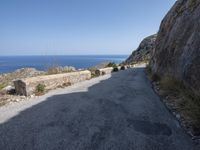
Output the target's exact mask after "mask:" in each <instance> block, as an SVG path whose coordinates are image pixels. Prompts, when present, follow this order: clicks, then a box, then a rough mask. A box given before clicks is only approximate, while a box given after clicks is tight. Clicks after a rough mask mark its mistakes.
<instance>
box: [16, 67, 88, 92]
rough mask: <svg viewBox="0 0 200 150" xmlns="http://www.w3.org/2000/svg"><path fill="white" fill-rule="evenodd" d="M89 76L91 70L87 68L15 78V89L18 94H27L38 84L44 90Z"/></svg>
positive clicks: (82, 79) (86, 78) (33, 90)
mask: <svg viewBox="0 0 200 150" xmlns="http://www.w3.org/2000/svg"><path fill="white" fill-rule="evenodd" d="M90 78H91V72H90V71H88V70H85V71H79V72H70V73H63V74H54V75H44V76H37V77H31V78H25V79H19V80H15V81H13V82H14V86H15V91H16V93H17V94H19V95H25V96H29V95H31V94H33V93H34V92H35V90H36V87H37V86H38V85H39V84H42V85H44V86H45V90H50V89H55V88H56V87H59V86H63V85H66V84H74V83H77V82H81V81H84V80H89V79H90Z"/></svg>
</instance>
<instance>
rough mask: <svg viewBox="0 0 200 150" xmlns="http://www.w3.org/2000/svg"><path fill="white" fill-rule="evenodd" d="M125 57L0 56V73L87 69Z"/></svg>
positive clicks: (117, 61) (124, 56) (119, 60)
mask: <svg viewBox="0 0 200 150" xmlns="http://www.w3.org/2000/svg"><path fill="white" fill-rule="evenodd" d="M127 57H128V56H127V55H88V56H0V73H8V72H13V71H15V70H16V69H20V68H27V67H31V68H36V69H38V70H47V69H48V68H49V67H51V66H55V65H56V66H74V67H76V68H77V69H80V68H88V67H92V66H95V65H97V64H100V63H103V62H115V63H121V62H122V61H124V60H125V59H126V58H127Z"/></svg>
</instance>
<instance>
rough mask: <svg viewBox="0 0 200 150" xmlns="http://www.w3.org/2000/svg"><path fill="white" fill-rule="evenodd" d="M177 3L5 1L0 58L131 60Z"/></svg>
mask: <svg viewBox="0 0 200 150" xmlns="http://www.w3.org/2000/svg"><path fill="white" fill-rule="evenodd" d="M174 3H175V0H1V1H0V56H3V55H87V54H95V55H99V54H130V53H131V52H132V51H133V50H134V49H136V48H137V47H138V45H139V43H140V42H141V40H142V39H143V38H144V37H146V36H149V35H151V34H154V33H156V32H157V31H158V29H159V25H160V22H161V20H162V19H163V17H164V16H165V15H166V13H167V12H168V11H169V9H170V8H171V7H172V5H173V4H174Z"/></svg>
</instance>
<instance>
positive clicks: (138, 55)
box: [125, 34, 157, 64]
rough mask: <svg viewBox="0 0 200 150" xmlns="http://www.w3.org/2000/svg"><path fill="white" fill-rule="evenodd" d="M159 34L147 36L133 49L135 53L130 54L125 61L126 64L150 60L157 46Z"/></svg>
mask: <svg viewBox="0 0 200 150" xmlns="http://www.w3.org/2000/svg"><path fill="white" fill-rule="evenodd" d="M156 37H157V35H156V34H155V35H152V36H149V37H147V38H145V39H144V40H143V41H142V42H141V44H140V45H139V47H138V48H137V50H135V51H133V53H132V54H131V55H130V56H129V58H128V59H127V60H126V61H125V63H126V64H133V63H138V62H144V61H145V62H146V61H149V60H150V58H151V55H152V52H153V49H154V48H155V41H156Z"/></svg>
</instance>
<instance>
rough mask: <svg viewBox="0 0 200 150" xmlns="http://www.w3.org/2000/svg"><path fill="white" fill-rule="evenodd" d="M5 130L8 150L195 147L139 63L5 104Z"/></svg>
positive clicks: (1, 145) (1, 126)
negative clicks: (135, 66) (38, 95)
mask: <svg viewBox="0 0 200 150" xmlns="http://www.w3.org/2000/svg"><path fill="white" fill-rule="evenodd" d="M0 135H1V138H0V149H3V150H10V149H15V150H23V149H24V150H25V149H29V150H44V149H48V150H57V149H59V150H60V149H63V150H64V149H65V150H66V149H67V150H94V149H95V150H124V149H126V150H129V149H134V150H172V149H173V150H196V149H195V147H196V146H195V145H194V143H193V141H192V140H191V138H190V137H189V136H188V135H187V134H186V133H185V132H184V131H183V130H182V128H181V127H180V125H179V123H178V121H177V120H176V119H175V118H174V117H173V115H172V114H170V112H169V111H168V110H167V109H166V107H165V106H164V105H163V103H162V102H161V101H160V99H159V97H158V96H157V95H156V94H155V93H154V91H153V90H152V88H151V84H150V82H149V81H148V79H147V78H146V75H145V73H144V68H139V67H138V68H134V69H128V70H126V71H120V72H118V73H113V74H112V75H105V76H102V77H98V78H94V79H91V80H89V81H84V82H81V83H79V84H75V85H73V86H70V87H67V88H65V89H57V90H54V91H50V92H49V93H48V94H46V95H44V96H41V97H36V98H32V99H30V100H27V101H22V102H19V103H13V104H9V105H5V106H3V107H0Z"/></svg>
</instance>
